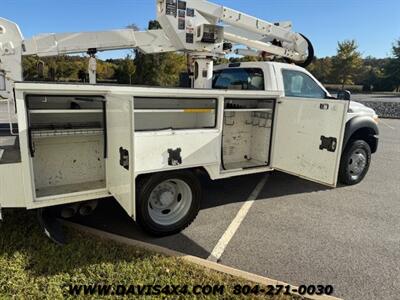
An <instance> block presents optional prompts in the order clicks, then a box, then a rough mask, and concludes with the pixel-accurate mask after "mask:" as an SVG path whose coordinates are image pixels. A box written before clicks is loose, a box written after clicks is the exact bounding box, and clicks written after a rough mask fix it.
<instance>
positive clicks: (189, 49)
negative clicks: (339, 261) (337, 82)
mask: <svg viewBox="0 0 400 300" xmlns="http://www.w3.org/2000/svg"><path fill="white" fill-rule="evenodd" d="M157 13H158V21H159V22H160V24H161V25H162V28H163V29H160V30H152V31H145V32H137V31H133V30H131V29H124V30H116V31H106V32H95V33H93V32H92V33H90V32H86V33H66V34H48V35H39V36H36V37H33V38H32V39H29V40H24V39H23V37H22V35H21V33H20V31H19V28H18V26H17V25H16V24H14V23H12V22H10V21H8V20H5V19H0V97H1V98H0V99H1V101H3V103H4V105H5V106H6V107H7V114H8V122H7V124H8V126H9V128H8V130H7V131H6V134H3V136H1V137H0V142H1V141H2V143H1V144H0V205H1V208H27V209H37V211H38V216H39V219H40V223H41V225H42V226H43V228H44V231H45V232H46V234H47V235H48V236H49V237H50V238H52V239H53V240H55V241H56V242H59V243H62V242H63V236H62V234H61V231H60V226H59V223H58V222H57V221H56V217H58V216H59V215H58V213H60V214H61V215H62V216H64V217H71V216H73V215H74V214H76V213H80V214H82V215H86V214H88V213H90V212H91V211H92V210H93V209H94V208H95V207H96V205H97V201H98V199H102V198H106V197H110V196H113V197H114V198H115V199H116V200H117V201H118V202H119V203H120V205H121V206H122V207H123V209H124V210H125V211H126V213H127V214H128V215H129V216H131V217H132V218H133V219H134V220H136V221H137V222H138V223H139V224H140V225H141V226H142V227H143V228H144V229H145V230H146V231H147V232H149V233H151V234H154V235H168V234H173V233H176V232H179V231H180V230H182V229H183V228H185V227H186V226H188V225H189V224H190V223H191V222H192V221H193V220H194V218H195V217H196V215H197V213H198V211H199V207H200V202H201V199H202V196H201V191H202V188H201V186H200V183H199V179H198V175H199V174H200V173H206V174H208V176H209V177H210V178H211V179H213V180H216V179H221V178H228V177H233V176H241V175H247V174H254V173H262V172H270V171H273V170H280V171H282V172H287V173H289V174H293V175H296V176H299V177H302V178H306V179H309V180H312V181H316V182H319V183H321V184H325V185H328V186H331V187H335V186H336V184H337V179H338V177H339V178H340V180H341V181H342V182H343V183H345V184H355V183H357V182H359V181H361V180H362V179H363V177H364V176H365V174H366V173H367V171H368V166H369V163H370V159H371V153H373V152H375V151H376V149H377V143H378V140H377V135H378V128H377V125H376V116H375V113H374V112H373V111H370V110H368V109H367V108H364V107H362V108H361V106H359V107H356V106H355V104H350V102H349V99H344V98H348V97H347V96H348V95H347V94H346V93H343V95H342V97H339V98H343V99H335V98H333V97H331V96H330V94H329V93H328V92H327V91H326V90H325V89H324V87H323V86H322V85H321V84H320V83H319V82H318V81H317V80H316V79H315V78H314V77H313V76H312V75H311V74H309V73H308V72H307V71H306V70H305V69H303V68H302V67H300V66H297V65H296V64H298V65H303V66H304V65H307V64H309V63H310V61H311V59H312V58H313V55H314V52H313V49H312V45H311V43H310V42H309V41H308V39H306V38H305V37H304V36H302V35H301V34H298V33H294V32H292V31H291V24H290V23H289V22H282V23H275V24H272V23H269V22H266V21H262V20H259V19H257V18H254V17H251V16H248V15H245V14H243V13H240V12H237V11H234V10H232V9H229V8H226V7H222V6H219V5H216V4H213V3H210V2H207V1H203V0H188V1H177V0H157ZM224 25H225V26H224ZM226 25H229V26H226ZM232 43H233V44H241V45H245V46H247V49H240V50H232V49H233V48H232ZM127 48H138V49H140V50H141V51H143V52H145V53H158V52H166V51H181V52H185V53H188V55H189V56H190V59H191V64H190V67H191V70H190V72H191V81H192V87H193V88H192V89H182V88H180V89H165V88H150V87H132V86H109V85H96V84H94V83H95V82H96V62H95V54H96V52H97V51H106V50H113V49H127ZM233 51H236V52H237V53H238V54H246V55H249V54H251V55H261V56H263V57H269V58H271V59H272V60H273V59H274V58H275V57H279V58H285V59H286V60H288V61H290V62H292V63H286V64H283V63H277V62H257V63H241V64H230V65H227V66H217V67H216V68H215V71H214V72H213V59H214V58H216V57H222V56H224V55H226V54H228V53H232V52H233ZM79 52H87V53H89V55H91V57H92V59H91V62H90V66H89V73H90V82H91V84H87V85H83V84H60V83H31V82H22V66H21V56H23V55H32V54H36V55H39V56H50V55H59V54H70V53H79ZM349 105H350V108H349ZM361 109H363V110H364V113H360V112H361ZM7 141H11V142H9V143H8V144H7ZM0 211H1V210H0Z"/></svg>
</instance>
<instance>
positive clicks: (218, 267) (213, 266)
mask: <svg viewBox="0 0 400 300" xmlns="http://www.w3.org/2000/svg"><path fill="white" fill-rule="evenodd" d="M61 221H62V223H63V224H64V225H66V226H68V227H71V228H74V229H77V230H79V231H82V232H85V233H88V234H91V235H94V236H97V237H99V238H101V239H107V240H113V241H115V242H117V243H121V244H125V245H128V246H133V247H137V248H142V249H146V250H148V251H151V252H155V253H160V254H163V255H166V256H172V257H178V258H180V259H183V260H185V261H187V262H190V263H194V264H196V265H198V266H202V267H205V268H207V269H210V270H214V271H217V272H221V273H225V274H228V275H231V276H235V277H239V278H241V279H243V280H246V281H251V282H254V283H257V284H260V285H265V286H267V285H274V286H276V285H284V286H286V285H290V286H291V287H292V290H293V289H297V287H296V286H294V285H291V284H288V283H285V282H282V281H278V280H275V279H270V278H267V277H264V276H260V275H256V274H253V273H250V272H246V271H242V270H239V269H235V268H232V267H228V266H225V265H222V264H219V263H216V262H212V261H209V260H206V259H203V258H200V257H197V256H192V255H188V254H184V253H181V252H178V251H175V250H171V249H168V248H165V247H161V246H158V245H154V244H150V243H146V242H142V241H139V240H135V239H131V238H127V237H123V236H120V235H116V234H113V233H109V232H106V231H102V230H99V229H95V228H92V227H87V226H84V225H81V224H76V223H73V222H69V221H65V220H61ZM293 295H297V296H300V297H302V298H303V299H310V300H335V299H336V300H340V299H341V298H336V297H332V296H317V295H313V296H309V295H307V296H302V295H299V294H297V293H293Z"/></svg>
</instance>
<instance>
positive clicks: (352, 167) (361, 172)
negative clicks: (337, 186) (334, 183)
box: [339, 140, 371, 185]
mask: <svg viewBox="0 0 400 300" xmlns="http://www.w3.org/2000/svg"><path fill="white" fill-rule="evenodd" d="M355 156H356V157H359V158H357V161H354V160H353V158H354V157H355ZM361 156H362V157H361ZM364 159H365V161H364ZM358 160H360V161H358ZM370 163H371V148H370V146H369V145H368V143H367V142H365V141H363V140H356V141H349V143H348V144H347V146H346V148H345V150H344V152H343V154H342V158H341V161H340V169H339V181H340V183H342V184H345V185H355V184H357V183H360V182H361V181H362V180H363V179H364V177H365V175H367V173H368V170H369V166H370ZM358 165H359V168H358V167H357V166H358Z"/></svg>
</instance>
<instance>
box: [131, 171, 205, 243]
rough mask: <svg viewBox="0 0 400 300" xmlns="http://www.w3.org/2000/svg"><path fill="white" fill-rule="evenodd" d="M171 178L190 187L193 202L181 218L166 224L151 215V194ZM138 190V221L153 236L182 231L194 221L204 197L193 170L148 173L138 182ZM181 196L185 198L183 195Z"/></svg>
mask: <svg viewBox="0 0 400 300" xmlns="http://www.w3.org/2000/svg"><path fill="white" fill-rule="evenodd" d="M169 180H170V181H172V182H173V180H178V181H181V182H184V183H185V184H186V185H187V186H188V187H189V188H190V191H191V204H190V207H189V206H188V211H187V213H185V214H184V215H183V216H182V217H181V219H179V220H177V221H176V222H175V223H173V224H168V225H164V224H159V223H157V222H156V221H155V219H153V218H152V216H151V213H150V210H151V209H152V207H151V200H150V196H151V194H152V192H153V190H154V189H155V188H156V187H158V186H159V184H161V183H163V182H165V181H169ZM136 191H137V192H136V220H137V223H138V224H139V225H140V226H141V227H142V228H143V229H144V230H145V231H146V232H148V233H150V234H151V235H153V236H167V235H172V234H176V233H178V232H180V231H182V230H183V229H185V228H186V227H188V226H189V225H190V224H191V223H192V222H193V221H194V219H195V218H196V217H197V214H198V212H199V210H200V202H201V198H202V192H201V185H200V181H199V180H198V178H197V176H196V175H195V174H194V173H193V172H191V171H186V170H184V171H172V172H161V173H155V174H152V175H146V176H145V177H144V178H142V179H139V181H138V182H137V186H136ZM180 195H181V194H180ZM180 197H181V199H183V198H182V195H181V196H180ZM185 200H186V199H183V201H185ZM179 201H181V200H179Z"/></svg>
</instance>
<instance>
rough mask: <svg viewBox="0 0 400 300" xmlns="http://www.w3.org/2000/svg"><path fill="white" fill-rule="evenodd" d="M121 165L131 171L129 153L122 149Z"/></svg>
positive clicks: (120, 154)
mask: <svg viewBox="0 0 400 300" xmlns="http://www.w3.org/2000/svg"><path fill="white" fill-rule="evenodd" d="M119 164H120V165H121V166H122V167H124V168H125V169H126V170H128V171H129V151H128V150H126V149H124V148H122V147H120V148H119Z"/></svg>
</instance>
